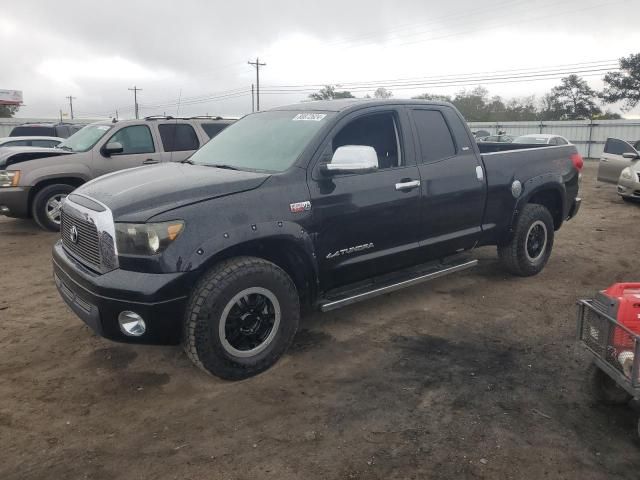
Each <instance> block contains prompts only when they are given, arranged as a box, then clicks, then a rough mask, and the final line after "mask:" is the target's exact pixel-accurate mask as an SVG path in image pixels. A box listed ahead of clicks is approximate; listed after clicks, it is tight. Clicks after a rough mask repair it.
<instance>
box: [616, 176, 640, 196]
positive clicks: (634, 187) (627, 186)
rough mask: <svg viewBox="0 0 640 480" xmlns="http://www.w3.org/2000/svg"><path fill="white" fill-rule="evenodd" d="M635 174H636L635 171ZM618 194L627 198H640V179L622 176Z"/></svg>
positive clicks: (619, 181)
mask: <svg viewBox="0 0 640 480" xmlns="http://www.w3.org/2000/svg"><path fill="white" fill-rule="evenodd" d="M633 175H636V173H635V172H634V173H633ZM618 195H620V196H621V197H626V198H637V199H639V200H640V181H638V180H634V179H633V178H631V179H626V178H622V177H620V180H618Z"/></svg>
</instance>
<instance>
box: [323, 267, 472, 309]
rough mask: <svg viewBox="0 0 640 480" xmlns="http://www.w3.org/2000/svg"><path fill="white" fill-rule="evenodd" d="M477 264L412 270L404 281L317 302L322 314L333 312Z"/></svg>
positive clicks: (367, 287) (378, 284)
mask: <svg viewBox="0 0 640 480" xmlns="http://www.w3.org/2000/svg"><path fill="white" fill-rule="evenodd" d="M477 264H478V260H469V261H466V262H462V263H458V264H453V265H452V264H444V265H443V264H440V265H439V266H438V267H439V268H438V267H432V268H431V269H429V270H426V271H425V270H424V269H423V270H422V271H420V272H419V273H417V272H416V271H415V269H414V270H412V272H411V273H413V274H414V275H415V276H409V277H408V278H407V277H404V279H398V278H397V277H396V278H395V279H394V281H392V282H391V283H387V284H381V283H377V284H376V283H373V284H369V285H367V286H364V287H361V288H358V289H352V290H350V291H347V292H344V293H343V294H342V295H336V296H334V297H333V298H332V297H330V298H324V299H321V300H320V302H319V306H320V310H321V311H323V312H328V311H330V310H335V309H337V308H340V307H344V306H346V305H351V304H352V303H356V302H360V301H362V300H368V299H369V298H373V297H377V296H378V295H383V294H385V293H390V292H394V291H396V290H400V289H402V288H407V287H411V286H413V285H417V284H419V283H423V282H428V281H429V280H434V279H436V278H440V277H444V276H445V275H449V274H452V273H455V272H460V271H462V270H466V269H468V268H471V267H475V266H476V265H477ZM416 273H417V275H416Z"/></svg>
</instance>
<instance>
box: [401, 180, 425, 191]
mask: <svg viewBox="0 0 640 480" xmlns="http://www.w3.org/2000/svg"><path fill="white" fill-rule="evenodd" d="M419 186H420V180H408V179H407V180H406V181H402V182H400V183H396V190H412V189H414V188H418V187H419Z"/></svg>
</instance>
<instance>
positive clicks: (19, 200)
mask: <svg viewBox="0 0 640 480" xmlns="http://www.w3.org/2000/svg"><path fill="white" fill-rule="evenodd" d="M29 189H30V187H3V188H0V215H5V216H7V217H16V218H27V217H28V216H29Z"/></svg>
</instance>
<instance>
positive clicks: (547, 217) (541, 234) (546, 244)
mask: <svg viewBox="0 0 640 480" xmlns="http://www.w3.org/2000/svg"><path fill="white" fill-rule="evenodd" d="M553 234H554V226H553V217H551V214H550V213H549V210H547V208H546V207H544V206H543V205H538V204H535V203H529V204H527V205H525V206H524V207H523V209H522V211H521V212H520V215H518V219H517V220H516V224H515V228H514V231H513V237H512V238H511V241H510V242H509V243H507V244H505V245H499V246H498V257H499V258H500V261H501V262H502V265H503V266H504V267H505V268H506V269H507V271H509V272H510V273H512V274H513V275H518V276H520V277H529V276H531V275H536V274H537V273H539V272H540V271H541V270H542V269H543V268H544V266H545V265H546V264H547V261H548V260H549V257H550V256H551V249H552V248H553Z"/></svg>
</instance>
